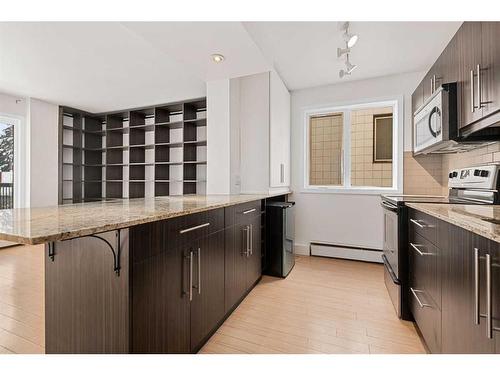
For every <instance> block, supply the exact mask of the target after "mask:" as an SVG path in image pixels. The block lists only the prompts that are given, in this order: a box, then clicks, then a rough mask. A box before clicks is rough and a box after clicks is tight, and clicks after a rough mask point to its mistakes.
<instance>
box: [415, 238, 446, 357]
mask: <svg viewBox="0 0 500 375" xmlns="http://www.w3.org/2000/svg"><path fill="white" fill-rule="evenodd" d="M409 239H410V241H409V249H408V251H409V261H410V275H409V276H410V278H409V280H410V281H409V286H410V290H409V301H410V310H411V312H412V314H413V317H414V319H415V322H416V323H417V325H418V328H419V329H420V332H421V333H422V336H423V337H424V339H425V343H426V344H427V347H428V348H429V350H430V351H431V353H440V352H441V311H440V301H439V300H440V295H439V292H437V290H436V289H437V284H438V282H437V281H436V280H437V278H438V271H437V264H438V257H439V252H438V250H437V249H436V247H435V246H434V245H432V244H431V243H430V242H429V241H428V240H426V239H424V238H423V237H421V236H420V235H418V234H416V233H415V232H414V231H411V232H410V238H409Z"/></svg>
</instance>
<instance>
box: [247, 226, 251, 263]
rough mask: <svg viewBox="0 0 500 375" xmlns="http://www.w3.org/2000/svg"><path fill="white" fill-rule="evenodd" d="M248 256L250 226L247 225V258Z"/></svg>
mask: <svg viewBox="0 0 500 375" xmlns="http://www.w3.org/2000/svg"><path fill="white" fill-rule="evenodd" d="M249 256H250V225H247V258H248V257H249Z"/></svg>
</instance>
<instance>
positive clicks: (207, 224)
mask: <svg viewBox="0 0 500 375" xmlns="http://www.w3.org/2000/svg"><path fill="white" fill-rule="evenodd" d="M209 225H210V223H205V224H200V225H197V226H195V227H191V228H186V229H182V230H180V231H179V233H180V234H184V233H188V232H192V231H193V230H197V229H201V228H205V227H208V226H209Z"/></svg>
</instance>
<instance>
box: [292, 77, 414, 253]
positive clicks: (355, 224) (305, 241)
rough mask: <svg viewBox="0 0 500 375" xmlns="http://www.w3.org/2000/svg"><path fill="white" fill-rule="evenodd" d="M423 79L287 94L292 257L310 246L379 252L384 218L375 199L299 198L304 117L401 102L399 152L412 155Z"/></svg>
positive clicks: (344, 196) (384, 79)
mask: <svg viewBox="0 0 500 375" xmlns="http://www.w3.org/2000/svg"><path fill="white" fill-rule="evenodd" d="M422 76H423V73H421V72H418V73H407V74H401V75H394V76H386V77H380V78H374V79H369V80H361V81H352V82H346V83H342V84H337V85H329V86H321V87H316V88H310V89H303V90H296V91H292V145H291V146H292V163H291V164H292V191H293V192H294V194H293V196H292V197H291V200H294V201H295V202H296V204H297V205H296V219H295V220H296V221H295V228H296V233H295V242H296V246H297V248H296V251H297V252H298V253H302V254H308V253H309V250H308V246H309V243H310V242H312V241H318V242H327V243H332V244H339V245H348V246H359V247H364V248H372V249H381V248H382V241H383V238H382V237H383V216H382V208H381V207H380V197H379V196H378V195H360V194H356V195H349V194H336V193H304V192H301V190H303V186H304V181H303V176H304V152H305V150H304V111H305V110H306V109H311V108H314V107H328V106H336V105H342V104H347V103H353V102H356V101H360V100H364V101H366V100H379V99H388V98H391V97H392V98H398V97H401V96H402V97H403V98H404V113H403V115H404V124H405V125H404V130H405V131H404V149H405V150H411V116H412V114H411V94H412V92H413V91H414V89H415V88H416V86H417V84H418V82H420V80H421V78H422Z"/></svg>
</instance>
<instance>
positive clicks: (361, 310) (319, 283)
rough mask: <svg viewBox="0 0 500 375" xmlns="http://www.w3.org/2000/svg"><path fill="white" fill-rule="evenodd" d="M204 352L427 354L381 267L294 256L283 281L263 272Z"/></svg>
mask: <svg viewBox="0 0 500 375" xmlns="http://www.w3.org/2000/svg"><path fill="white" fill-rule="evenodd" d="M200 353H240V354H241V353H318V354H319V353H340V354H343V353H365V354H366V353H389V354H390V353H394V354H399V353H404V354H408V353H425V349H424V347H423V345H422V342H421V341H420V338H419V336H418V334H417V332H416V330H415V327H414V325H413V323H411V322H406V321H401V320H399V319H398V318H397V317H396V314H395V312H394V308H393V306H392V303H391V300H390V299H389V296H388V294H387V290H386V288H385V285H384V279H383V266H382V265H380V264H373V263H363V262H356V261H348V260H339V259H328V258H319V257H297V261H296V265H295V268H294V269H293V270H292V272H291V273H290V275H289V276H288V277H287V278H286V279H278V278H273V277H268V276H264V277H263V278H262V281H261V282H260V283H259V284H258V285H257V286H256V287H255V288H254V290H252V292H250V294H249V295H248V296H247V298H245V300H244V301H243V302H242V303H241V304H240V306H238V308H237V309H236V310H235V311H234V313H233V314H232V315H231V316H230V317H229V318H228V319H227V320H226V322H224V324H223V325H222V326H221V327H220V328H219V330H218V331H217V332H216V333H215V334H214V335H213V336H212V338H211V339H210V340H209V341H208V343H207V344H206V345H205V346H204V347H203V348H202V349H201V351H200Z"/></svg>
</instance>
